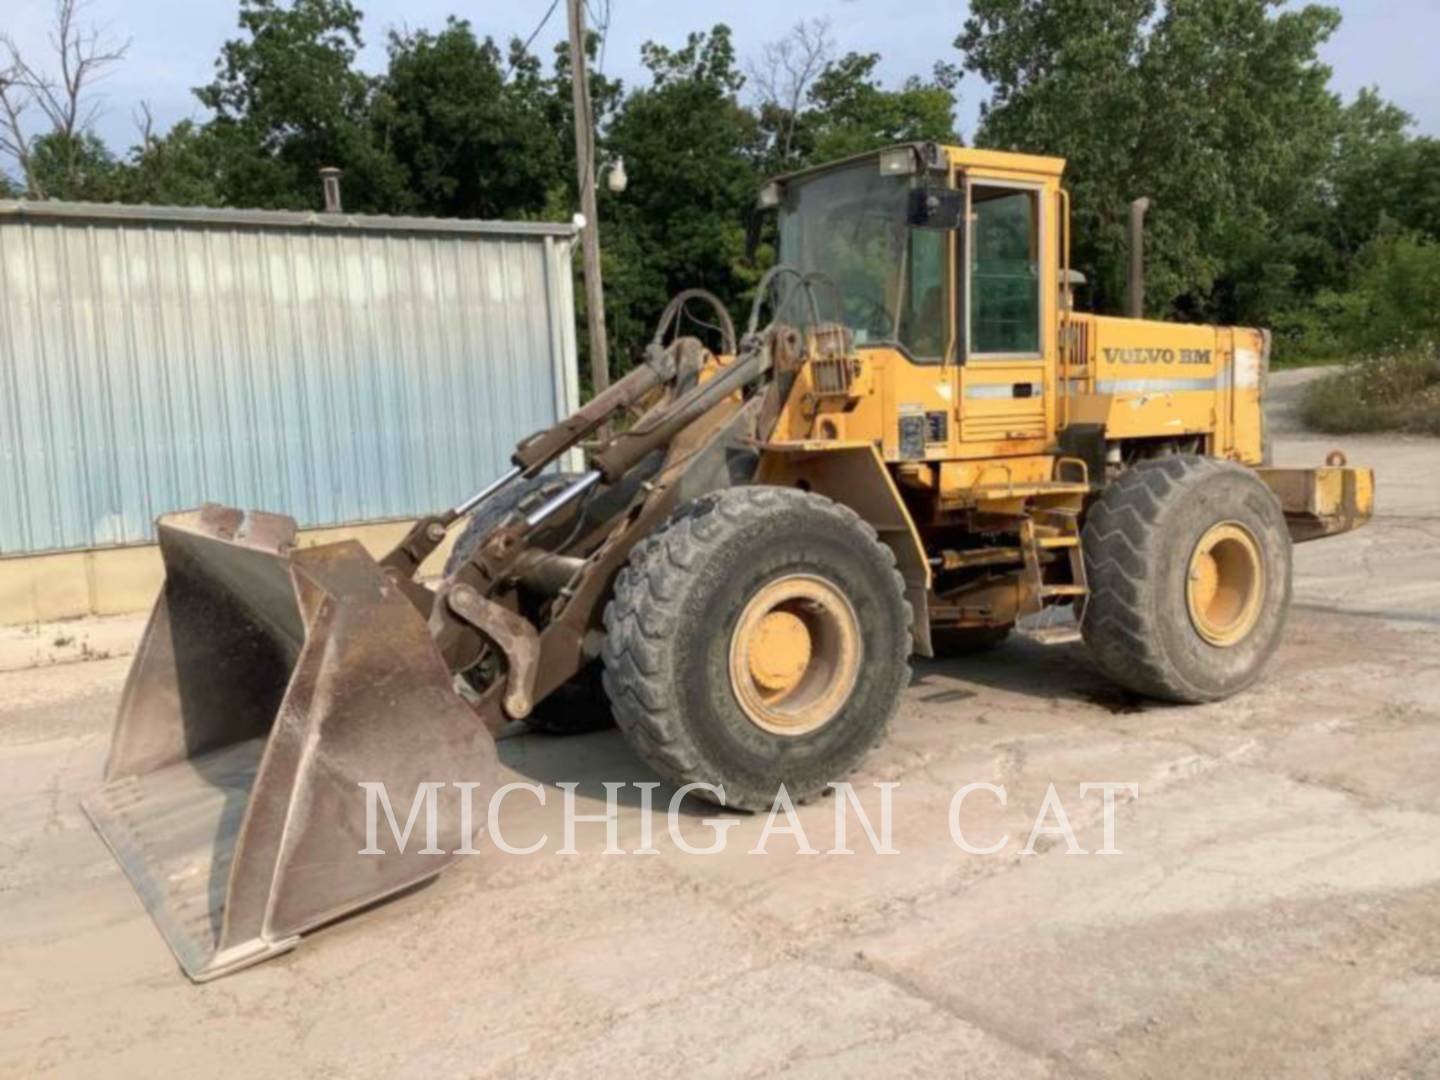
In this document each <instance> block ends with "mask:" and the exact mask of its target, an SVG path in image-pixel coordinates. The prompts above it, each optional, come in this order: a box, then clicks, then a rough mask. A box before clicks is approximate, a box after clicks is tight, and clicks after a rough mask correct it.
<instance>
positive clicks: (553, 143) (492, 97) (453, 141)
mask: <svg viewBox="0 0 1440 1080" xmlns="http://www.w3.org/2000/svg"><path fill="white" fill-rule="evenodd" d="M552 96H553V90H552V88H551V87H550V86H549V85H548V84H547V83H546V82H545V81H544V80H543V79H542V78H541V76H540V70H539V63H538V61H536V60H535V58H534V57H532V56H530V55H529V54H528V53H526V52H525V51H524V50H523V48H522V47H521V46H520V45H519V44H518V43H517V44H516V45H515V46H514V47H513V49H512V53H511V58H510V62H509V64H508V66H507V64H506V62H505V58H504V57H503V56H502V55H501V53H500V50H499V48H498V47H497V46H496V45H495V43H494V42H493V41H492V40H490V39H488V38H487V39H485V40H484V41H480V40H478V39H477V38H476V37H475V34H474V32H473V31H472V30H471V27H470V24H469V23H468V22H465V21H463V20H457V19H455V18H451V19H450V20H449V21H448V22H447V23H446V25H445V29H444V30H442V31H440V33H438V34H431V33H428V32H426V31H418V32H415V33H407V34H398V33H396V34H392V35H391V38H390V64H389V70H388V71H387V72H386V74H385V76H384V78H383V79H382V80H381V81H380V83H379V85H378V87H377V93H376V95H375V106H374V116H375V122H376V124H377V127H378V129H379V131H380V132H381V137H382V141H383V144H384V146H385V147H386V149H387V150H388V152H389V153H390V155H391V156H392V157H393V158H394V159H395V161H396V162H397V164H398V165H399V167H400V168H401V169H402V170H403V172H404V176H405V189H406V191H407V192H408V193H409V197H410V198H411V199H413V208H414V209H417V210H420V211H423V212H425V213H431V214H438V215H440V216H442V217H467V218H500V217H526V218H533V217H537V216H539V215H541V214H542V213H543V212H544V211H545V209H546V207H547V205H548V204H549V202H550V199H551V196H552V193H553V190H554V188H555V186H556V185H557V183H560V182H561V177H562V176H563V175H564V172H565V167H566V154H565V143H564V140H563V138H562V132H561V130H557V125H556V124H555V123H554V119H555V117H554V113H553V110H552V107H551V106H552ZM572 153H573V151H572Z"/></svg>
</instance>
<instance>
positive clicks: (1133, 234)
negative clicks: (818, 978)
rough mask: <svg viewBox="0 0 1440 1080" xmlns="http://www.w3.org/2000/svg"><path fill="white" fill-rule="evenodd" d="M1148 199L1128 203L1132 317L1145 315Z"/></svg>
mask: <svg viewBox="0 0 1440 1080" xmlns="http://www.w3.org/2000/svg"><path fill="white" fill-rule="evenodd" d="M1149 209H1150V200H1149V199H1136V200H1135V201H1134V202H1132V203H1131V204H1130V282H1129V285H1130V290H1129V292H1130V303H1129V308H1130V310H1129V312H1128V314H1129V316H1130V318H1132V319H1143V318H1144V317H1145V214H1146V213H1147V212H1148V211H1149Z"/></svg>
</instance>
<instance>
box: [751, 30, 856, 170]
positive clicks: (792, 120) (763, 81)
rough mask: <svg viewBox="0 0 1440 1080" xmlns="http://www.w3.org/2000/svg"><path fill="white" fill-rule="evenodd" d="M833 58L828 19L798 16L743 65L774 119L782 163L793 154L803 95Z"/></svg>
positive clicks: (832, 44) (833, 45)
mask: <svg viewBox="0 0 1440 1080" xmlns="http://www.w3.org/2000/svg"><path fill="white" fill-rule="evenodd" d="M834 58H835V38H834V35H833V34H832V33H831V29H830V20H829V19H802V20H800V21H799V22H798V23H796V24H795V25H794V26H793V27H792V28H791V30H790V32H789V33H788V34H786V35H785V36H784V37H783V38H781V39H780V40H779V41H772V42H771V43H770V44H768V45H766V46H765V47H764V49H763V50H762V51H761V54H760V57H759V59H758V60H752V61H751V62H750V63H749V64H748V65H747V67H748V70H749V75H750V80H751V84H752V85H753V86H754V87H755V89H756V92H757V94H758V96H759V99H760V106H761V109H762V111H765V112H768V113H770V114H771V115H772V116H773V118H774V123H775V125H776V147H777V149H778V150H779V156H780V162H781V164H782V165H783V164H788V163H789V161H790V158H791V156H792V154H793V153H794V148H795V128H796V124H797V123H798V121H799V118H800V108H801V106H802V105H804V103H805V96H806V94H808V93H809V91H810V87H811V86H813V85H814V83H815V80H816V79H817V78H819V77H820V73H821V72H823V71H824V70H825V68H826V65H828V64H829V63H830V61H831V60H833V59H834Z"/></svg>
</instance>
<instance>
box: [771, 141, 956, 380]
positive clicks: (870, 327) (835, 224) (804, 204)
mask: <svg viewBox="0 0 1440 1080" xmlns="http://www.w3.org/2000/svg"><path fill="white" fill-rule="evenodd" d="M911 186H912V185H911V179H910V178H909V177H906V176H885V175H882V174H881V172H880V168H879V164H878V162H876V161H869V162H865V163H863V164H860V165H855V166H851V167H848V168H844V169H836V170H834V171H831V172H826V173H821V174H820V175H818V176H814V177H810V178H807V179H802V180H798V181H795V182H794V183H792V184H791V185H790V186H789V188H788V189H787V191H786V200H785V206H784V208H783V209H782V211H781V214H780V261H781V262H782V263H784V264H786V265H788V266H794V267H796V268H797V269H799V270H801V271H802V272H805V273H812V272H818V273H822V274H824V275H826V276H827V277H829V278H830V280H832V281H833V282H834V283H835V286H836V289H837V291H838V292H839V297H840V305H841V311H840V315H839V317H840V319H841V321H843V322H844V323H845V324H846V325H847V326H848V327H849V328H850V329H851V330H853V331H854V332H855V343H856V344H857V345H875V344H881V343H886V344H899V345H901V346H903V347H904V348H905V349H906V350H907V351H908V352H909V353H910V354H911V355H912V356H913V357H915V358H916V359H920V360H932V361H933V360H939V359H940V358H941V356H942V354H943V352H944V350H945V345H946V334H945V322H946V320H945V314H946V312H947V311H948V310H949V305H948V303H947V301H946V295H945V281H946V273H945V268H946V258H945V255H946V251H947V249H948V235H947V234H945V233H940V232H925V231H921V230H914V229H911V228H910V227H909V225H908V223H907V215H908V210H909V199H910V188H911ZM821 304H822V309H821V310H822V313H823V314H825V315H827V316H828V315H830V307H831V305H832V304H833V300H831V299H830V298H829V297H827V296H825V295H824V294H822V295H821Z"/></svg>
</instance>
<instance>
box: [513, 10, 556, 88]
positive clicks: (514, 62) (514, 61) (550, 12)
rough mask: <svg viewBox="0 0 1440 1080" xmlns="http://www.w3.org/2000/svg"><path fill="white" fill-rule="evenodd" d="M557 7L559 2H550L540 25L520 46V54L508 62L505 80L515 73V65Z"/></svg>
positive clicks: (533, 42)
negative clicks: (508, 68) (508, 67)
mask: <svg viewBox="0 0 1440 1080" xmlns="http://www.w3.org/2000/svg"><path fill="white" fill-rule="evenodd" d="M559 6H560V0H550V7H549V9H548V10H546V12H545V14H544V15H543V16H542V17H541V19H540V25H539V26H537V27H535V29H534V30H532V31H531V32H530V36H529V37H528V38H526V39H525V44H524V45H521V46H520V52H519V53H517V54H516V56H515V58H514V59H513V60H511V61H510V70H509V71H507V72H506V73H505V77H506V78H507V79H508V78H509V77H510V76H511V75H513V74H514V73H515V65H516V64H518V63H519V62H520V57H521V56H524V55H525V54H526V53H528V52H529V51H530V46H531V45H533V44H535V39H536V38H538V37H539V36H540V32H541V31H542V30H544V29H545V26H546V24H547V23H549V22H550V16H551V15H554V14H555V9H556V8H558V7H559Z"/></svg>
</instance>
